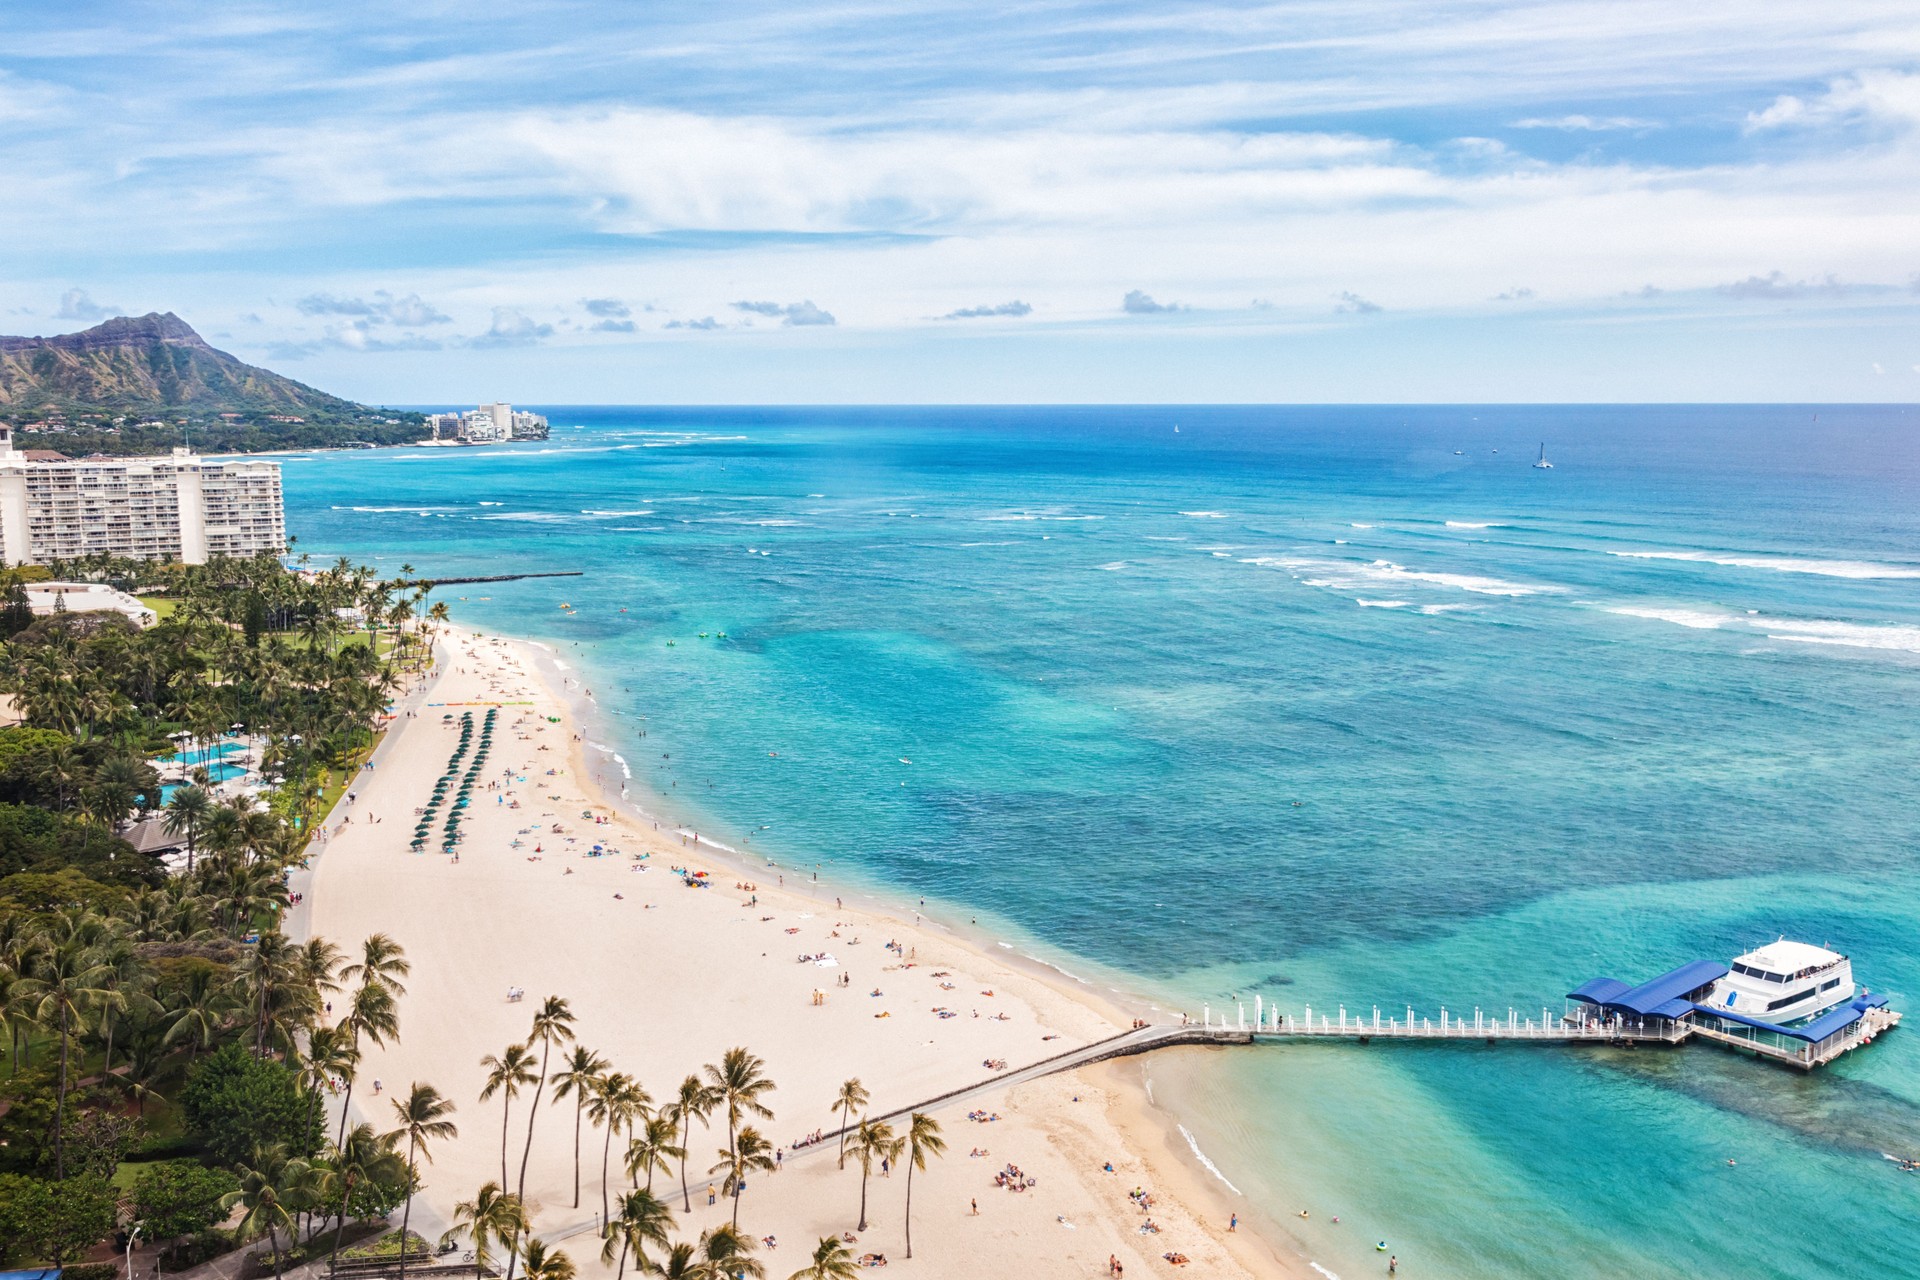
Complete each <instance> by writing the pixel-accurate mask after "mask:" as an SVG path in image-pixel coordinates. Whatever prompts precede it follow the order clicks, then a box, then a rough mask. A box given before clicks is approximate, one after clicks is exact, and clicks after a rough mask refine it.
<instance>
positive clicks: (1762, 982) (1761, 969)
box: [1700, 938, 1854, 1026]
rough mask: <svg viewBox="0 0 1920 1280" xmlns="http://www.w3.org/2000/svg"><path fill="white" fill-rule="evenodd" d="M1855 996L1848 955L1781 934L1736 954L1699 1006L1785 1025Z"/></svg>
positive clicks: (1851, 968) (1799, 1020)
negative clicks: (1754, 949) (1729, 971)
mask: <svg viewBox="0 0 1920 1280" xmlns="http://www.w3.org/2000/svg"><path fill="white" fill-rule="evenodd" d="M1853 994H1854V987H1853V964H1852V962H1851V961H1849V960H1848V959H1847V958H1846V957H1845V956H1843V955H1841V954H1840V953H1839V952H1837V951H1829V950H1827V949H1826V948H1825V947H1816V946H1814V945H1813V944H1811V943H1807V942H1789V941H1788V940H1787V939H1785V938H1782V939H1780V940H1779V941H1778V942H1769V943H1768V944H1767V945H1766V946H1764V947H1761V948H1760V949H1759V950H1757V951H1749V952H1747V954H1745V955H1743V956H1739V957H1737V958H1736V959H1735V960H1734V962H1733V971H1732V972H1731V973H1729V974H1728V975H1727V976H1726V977H1724V978H1722V979H1720V981H1719V982H1717V983H1715V984H1714V987H1713V991H1712V993H1711V994H1710V995H1708V997H1707V998H1706V999H1705V1000H1702V1001H1701V1002H1700V1005H1701V1007H1702V1008H1705V1009H1725V1010H1727V1011H1728V1012H1730V1013H1738V1014H1742V1015H1744V1016H1746V1017H1749V1018H1757V1019H1760V1020H1762V1021H1765V1022H1771V1023H1775V1024H1777V1025H1782V1026H1784V1025H1789V1024H1791V1023H1795V1022H1801V1021H1804V1020H1805V1019H1808V1018H1811V1017H1814V1016H1815V1015H1816V1014H1821V1013H1824V1012H1826V1011H1827V1010H1828V1009H1831V1008H1833V1007H1834V1006H1835V1005H1838V1004H1845V1003H1846V1002H1847V1001H1849V1000H1851V999H1853Z"/></svg>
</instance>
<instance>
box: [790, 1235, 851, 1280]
mask: <svg viewBox="0 0 1920 1280" xmlns="http://www.w3.org/2000/svg"><path fill="white" fill-rule="evenodd" d="M859 1274H860V1268H859V1266H858V1265H857V1264H855V1262H854V1260H853V1250H851V1249H849V1248H847V1246H846V1244H845V1242H843V1241H842V1240H841V1239H840V1237H838V1236H821V1237H820V1243H819V1244H818V1245H816V1246H815V1247H814V1250H813V1260H812V1261H811V1262H809V1263H808V1264H807V1265H806V1266H804V1267H802V1268H800V1269H799V1270H798V1271H796V1272H794V1273H793V1274H792V1275H791V1276H788V1277H787V1280H854V1278H855V1277H856V1276H858V1275H859Z"/></svg>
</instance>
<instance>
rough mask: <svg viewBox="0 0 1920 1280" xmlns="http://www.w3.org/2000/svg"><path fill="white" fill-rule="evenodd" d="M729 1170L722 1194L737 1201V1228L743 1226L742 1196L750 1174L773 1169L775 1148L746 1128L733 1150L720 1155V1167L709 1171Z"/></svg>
mask: <svg viewBox="0 0 1920 1280" xmlns="http://www.w3.org/2000/svg"><path fill="white" fill-rule="evenodd" d="M723 1169H724V1170H726V1174H727V1176H726V1180H725V1181H724V1182H723V1183H722V1184H721V1190H723V1191H725V1192H726V1193H727V1194H728V1195H730V1196H732V1197H733V1225H734V1226H736V1227H737V1226H739V1225H740V1195H741V1192H743V1191H744V1190H745V1189H746V1185H747V1175H748V1174H749V1173H767V1172H770V1171H771V1170H772V1169H773V1144H772V1143H771V1142H768V1141H767V1140H766V1139H765V1138H764V1137H762V1136H761V1135H760V1131H759V1130H758V1129H756V1128H754V1127H753V1126H752V1125H748V1126H746V1127H745V1128H744V1129H742V1130H740V1132H739V1133H738V1134H737V1135H735V1137H734V1140H733V1148H732V1149H731V1150H729V1151H722V1152H721V1153H720V1163H719V1164H716V1165H714V1166H713V1168H711V1169H709V1170H707V1172H708V1173H719V1172H720V1171H721V1170H723Z"/></svg>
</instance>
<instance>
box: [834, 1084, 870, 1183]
mask: <svg viewBox="0 0 1920 1280" xmlns="http://www.w3.org/2000/svg"><path fill="white" fill-rule="evenodd" d="M871 1101H872V1099H871V1098H869V1097H868V1096H867V1087H866V1086H865V1085H863V1084H861V1083H860V1078H859V1077H858V1076H855V1077H854V1078H853V1079H851V1080H849V1081H847V1082H846V1083H845V1084H843V1085H841V1086H840V1096H839V1097H837V1098H835V1099H834V1100H833V1106H831V1107H830V1108H828V1110H830V1111H837V1112H839V1113H840V1167H841V1168H842V1169H844V1168H846V1167H847V1130H848V1129H850V1128H852V1127H853V1117H854V1116H855V1114H860V1115H865V1114H866V1110H867V1104H868V1103H869V1102H871Z"/></svg>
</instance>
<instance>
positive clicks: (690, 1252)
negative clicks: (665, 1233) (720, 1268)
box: [645, 1240, 709, 1280]
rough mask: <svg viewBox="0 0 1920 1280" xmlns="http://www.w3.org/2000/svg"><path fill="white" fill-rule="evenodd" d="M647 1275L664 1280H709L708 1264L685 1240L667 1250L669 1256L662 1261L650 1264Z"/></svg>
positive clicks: (646, 1269)
mask: <svg viewBox="0 0 1920 1280" xmlns="http://www.w3.org/2000/svg"><path fill="white" fill-rule="evenodd" d="M645 1274H647V1275H650V1276H660V1277H662V1280H709V1277H708V1275H707V1267H706V1263H705V1262H703V1261H702V1260H701V1258H700V1256H699V1253H698V1251H697V1250H696V1249H695V1247H694V1246H693V1245H692V1244H690V1243H688V1242H687V1241H685V1240H682V1241H679V1242H678V1243H676V1244H675V1245H674V1246H673V1248H671V1249H669V1250H667V1256H666V1257H664V1258H662V1259H661V1260H660V1261H658V1262H654V1263H649V1264H648V1265H647V1267H646V1268H645Z"/></svg>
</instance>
